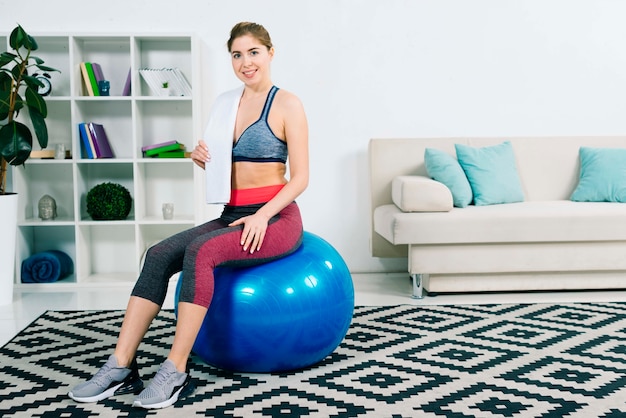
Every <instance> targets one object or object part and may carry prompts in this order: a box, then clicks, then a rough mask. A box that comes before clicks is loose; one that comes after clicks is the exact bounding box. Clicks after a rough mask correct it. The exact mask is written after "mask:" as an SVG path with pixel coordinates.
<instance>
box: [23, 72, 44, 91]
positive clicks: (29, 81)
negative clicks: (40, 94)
mask: <svg viewBox="0 0 626 418" xmlns="http://www.w3.org/2000/svg"><path fill="white" fill-rule="evenodd" d="M22 79H23V80H24V82H25V83H26V85H27V86H28V87H30V88H31V89H33V90H35V91H37V89H38V88H39V87H43V83H42V82H41V81H39V80H38V79H37V77H33V76H32V75H24V76H22Z"/></svg>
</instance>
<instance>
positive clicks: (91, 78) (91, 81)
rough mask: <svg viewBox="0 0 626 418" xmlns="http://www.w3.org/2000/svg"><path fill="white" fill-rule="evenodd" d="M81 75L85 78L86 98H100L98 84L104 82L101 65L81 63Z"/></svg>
mask: <svg viewBox="0 0 626 418" xmlns="http://www.w3.org/2000/svg"><path fill="white" fill-rule="evenodd" d="M80 73H81V74H82V76H83V92H84V93H83V94H84V95H85V96H100V89H99V87H98V84H99V83H100V81H103V80H104V74H103V73H102V67H101V66H100V64H98V63H96V62H81V63H80Z"/></svg>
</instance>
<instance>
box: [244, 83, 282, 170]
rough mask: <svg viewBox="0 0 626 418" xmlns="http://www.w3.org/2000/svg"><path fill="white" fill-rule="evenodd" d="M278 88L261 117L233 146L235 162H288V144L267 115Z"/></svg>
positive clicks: (265, 106)
mask: <svg viewBox="0 0 626 418" xmlns="http://www.w3.org/2000/svg"><path fill="white" fill-rule="evenodd" d="M277 91H278V87H276V86H272V88H271V89H270V92H269V93H268V95H267V99H265V105H264V106H263V111H262V112H261V117H259V119H258V120H257V121H256V122H254V123H253V124H252V125H250V126H248V127H247V128H246V130H245V131H243V132H242V133H241V135H240V136H239V139H238V140H237V142H235V144H234V145H233V161H234V162H237V161H252V162H255V163H269V162H280V163H286V162H287V143H286V142H285V141H283V140H281V139H279V138H278V137H277V136H276V135H274V132H272V129H271V128H270V125H269V124H268V123H267V115H268V114H269V113H270V107H272V102H273V101H274V96H275V95H276V92H277Z"/></svg>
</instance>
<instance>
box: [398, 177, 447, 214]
mask: <svg viewBox="0 0 626 418" xmlns="http://www.w3.org/2000/svg"><path fill="white" fill-rule="evenodd" d="M391 200H392V201H393V203H395V205H396V206H397V207H398V208H400V209H401V210H402V211H403V212H449V211H450V210H452V206H453V204H452V193H451V192H450V189H448V188H447V187H446V186H445V185H444V184H443V183H440V182H438V181H435V180H433V179H431V178H428V177H424V176H397V177H395V178H394V179H393V181H392V183H391Z"/></svg>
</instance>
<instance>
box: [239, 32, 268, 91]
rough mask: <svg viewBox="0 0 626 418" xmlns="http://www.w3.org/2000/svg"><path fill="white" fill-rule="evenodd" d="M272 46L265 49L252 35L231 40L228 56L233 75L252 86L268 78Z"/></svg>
mask: <svg viewBox="0 0 626 418" xmlns="http://www.w3.org/2000/svg"><path fill="white" fill-rule="evenodd" d="M273 56H274V48H271V49H269V50H268V49H267V47H266V46H265V45H263V44H261V43H260V42H259V41H258V40H257V39H256V38H255V37H254V36H251V35H243V36H240V37H238V38H236V39H235V40H234V41H233V44H232V47H231V52H230V57H231V61H232V64H233V70H234V71H235V75H236V76H237V78H239V79H240V80H241V81H243V82H244V83H245V84H246V85H248V86H252V85H255V84H259V83H262V82H263V81H267V80H269V79H270V62H271V61H272V57H273Z"/></svg>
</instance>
